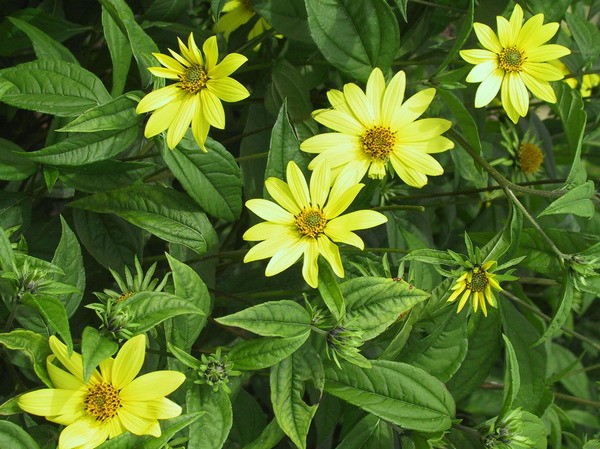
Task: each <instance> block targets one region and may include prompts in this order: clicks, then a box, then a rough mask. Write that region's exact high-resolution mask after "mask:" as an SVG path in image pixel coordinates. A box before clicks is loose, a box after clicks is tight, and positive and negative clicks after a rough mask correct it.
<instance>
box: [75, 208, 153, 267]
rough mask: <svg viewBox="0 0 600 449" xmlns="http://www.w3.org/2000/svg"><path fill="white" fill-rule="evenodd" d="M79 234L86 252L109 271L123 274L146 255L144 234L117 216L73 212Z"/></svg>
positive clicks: (78, 210) (82, 211) (76, 210)
mask: <svg viewBox="0 0 600 449" xmlns="http://www.w3.org/2000/svg"><path fill="white" fill-rule="evenodd" d="M73 218H74V222H75V230H76V231H77V235H78V236H79V239H80V240H81V243H83V246H85V249H87V251H88V252H89V253H90V254H91V255H92V256H93V257H94V259H96V261H97V262H98V263H99V264H100V265H102V266H104V267H105V268H112V269H113V270H116V271H117V272H121V273H122V272H123V268H124V267H125V266H133V260H134V259H135V257H136V256H137V257H138V258H141V255H142V233H141V232H140V230H139V229H138V228H135V227H133V226H132V225H130V224H129V223H127V222H126V221H125V220H123V219H121V218H119V217H116V216H114V215H107V214H98V213H96V212H90V211H87V210H83V209H75V210H73Z"/></svg>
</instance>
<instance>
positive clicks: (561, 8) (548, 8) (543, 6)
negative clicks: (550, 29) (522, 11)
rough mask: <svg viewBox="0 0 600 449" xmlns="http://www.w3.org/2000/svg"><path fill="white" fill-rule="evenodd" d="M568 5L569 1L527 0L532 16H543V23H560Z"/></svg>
mask: <svg viewBox="0 0 600 449" xmlns="http://www.w3.org/2000/svg"><path fill="white" fill-rule="evenodd" d="M570 4H571V1H570V0H527V6H528V7H529V8H530V9H531V12H532V13H533V14H538V13H543V14H544V22H545V23H548V22H558V21H560V19H562V18H563V16H564V15H565V11H566V10H567V8H568V7H569V5H570Z"/></svg>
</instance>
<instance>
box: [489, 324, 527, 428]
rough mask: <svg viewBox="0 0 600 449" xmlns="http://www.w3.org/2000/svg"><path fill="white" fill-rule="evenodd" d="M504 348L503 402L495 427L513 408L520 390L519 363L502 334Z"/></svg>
mask: <svg viewBox="0 0 600 449" xmlns="http://www.w3.org/2000/svg"><path fill="white" fill-rule="evenodd" d="M502 338H503V339H504V344H505V348H506V353H505V354H506V355H505V358H504V400H503V401H502V408H501V409H500V413H499V414H498V417H497V418H496V423H495V424H494V425H495V426H499V425H500V423H501V422H502V420H503V419H504V418H505V417H506V415H508V413H509V412H510V411H511V410H512V408H513V403H514V401H515V399H516V398H517V394H518V393H519V388H521V375H520V374H519V361H518V359H517V354H516V352H515V349H514V348H513V345H512V343H511V342H510V340H509V339H508V337H507V336H506V335H504V334H502Z"/></svg>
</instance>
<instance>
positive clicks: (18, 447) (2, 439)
mask: <svg viewBox="0 0 600 449" xmlns="http://www.w3.org/2000/svg"><path fill="white" fill-rule="evenodd" d="M0 447H4V448H7V449H8V448H10V449H39V446H38V445H37V443H36V442H35V441H34V440H33V438H31V437H30V436H29V434H28V433H27V432H25V430H23V429H22V428H21V426H18V425H16V424H14V423H12V422H9V421H0Z"/></svg>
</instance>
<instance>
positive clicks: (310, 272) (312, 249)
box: [302, 239, 319, 288]
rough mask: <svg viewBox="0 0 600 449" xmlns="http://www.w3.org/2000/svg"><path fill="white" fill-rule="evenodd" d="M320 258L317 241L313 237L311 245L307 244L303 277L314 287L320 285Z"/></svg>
mask: <svg viewBox="0 0 600 449" xmlns="http://www.w3.org/2000/svg"><path fill="white" fill-rule="evenodd" d="M318 258H319V249H318V248H317V242H316V241H314V239H313V240H312V241H311V242H310V244H309V245H306V250H305V252H304V263H303V264H302V277H303V278H304V280H305V281H306V283H307V284H308V285H310V286H311V287H312V288H317V287H318V286H319V265H318V263H317V259H318Z"/></svg>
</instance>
